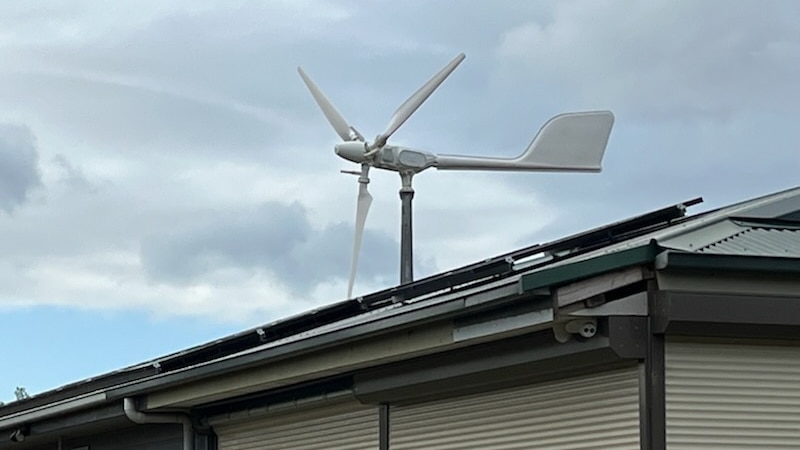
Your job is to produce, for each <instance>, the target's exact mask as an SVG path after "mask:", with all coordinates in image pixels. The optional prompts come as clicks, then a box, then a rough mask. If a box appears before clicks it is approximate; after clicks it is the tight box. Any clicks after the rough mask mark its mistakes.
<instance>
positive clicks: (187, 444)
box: [123, 397, 194, 450]
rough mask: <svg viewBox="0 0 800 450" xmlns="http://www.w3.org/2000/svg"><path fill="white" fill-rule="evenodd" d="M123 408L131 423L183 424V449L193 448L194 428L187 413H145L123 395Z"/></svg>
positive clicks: (192, 449) (189, 449)
mask: <svg viewBox="0 0 800 450" xmlns="http://www.w3.org/2000/svg"><path fill="white" fill-rule="evenodd" d="M123 409H124V410H125V415H126V416H127V417H128V419H130V420H131V422H133V423H138V424H146V423H179V424H181V425H183V450H194V428H193V427H192V419H191V418H190V417H189V415H188V414H182V413H158V414H146V413H143V412H141V411H139V410H138V409H136V402H135V401H134V400H133V399H132V398H130V397H125V400H124V401H123Z"/></svg>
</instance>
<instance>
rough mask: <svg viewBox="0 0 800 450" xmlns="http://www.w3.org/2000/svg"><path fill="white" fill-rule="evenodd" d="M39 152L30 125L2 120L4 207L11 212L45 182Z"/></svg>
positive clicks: (0, 201)
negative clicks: (40, 172) (8, 122)
mask: <svg viewBox="0 0 800 450" xmlns="http://www.w3.org/2000/svg"><path fill="white" fill-rule="evenodd" d="M38 164H39V153H38V151H37V149H36V139H35V137H34V136H33V133H32V132H31V131H30V129H28V128H26V127H23V126H18V125H9V124H1V123H0V209H3V210H4V211H5V212H7V213H11V212H12V211H13V210H14V209H15V208H17V207H18V206H21V205H22V204H23V203H25V201H26V200H27V199H28V195H29V194H30V193H31V191H33V190H34V189H35V188H37V187H39V186H41V184H42V181H41V177H40V174H39V167H38Z"/></svg>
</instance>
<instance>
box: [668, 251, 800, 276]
mask: <svg viewBox="0 0 800 450" xmlns="http://www.w3.org/2000/svg"><path fill="white" fill-rule="evenodd" d="M661 258H664V260H663V262H659V264H658V269H660V270H669V269H683V270H716V271H736V272H762V273H764V272H769V273H774V274H798V273H800V258H787V257H781V256H744V255H715V254H710V253H683V252H671V251H668V252H665V253H664V254H663V256H661V257H660V258H659V259H661Z"/></svg>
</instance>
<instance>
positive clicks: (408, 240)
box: [400, 172, 414, 284]
mask: <svg viewBox="0 0 800 450" xmlns="http://www.w3.org/2000/svg"><path fill="white" fill-rule="evenodd" d="M413 176H414V173H413V172H406V173H403V172H401V173H400V179H401V180H402V182H403V187H401V188H400V201H401V203H402V209H401V210H400V284H406V283H411V282H412V281H414V250H413V245H414V244H413V242H414V241H413V234H412V226H411V225H412V222H411V201H412V200H413V199H414V188H412V187H411V178H412V177H413Z"/></svg>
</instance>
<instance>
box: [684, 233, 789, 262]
mask: <svg viewBox="0 0 800 450" xmlns="http://www.w3.org/2000/svg"><path fill="white" fill-rule="evenodd" d="M697 252H698V253H714V254H723V255H747V256H782V257H789V258H800V230H798V229H796V228H794V229H793V228H783V227H747V228H744V229H743V230H742V231H740V232H739V233H736V234H734V235H733V236H730V237H726V238H724V239H721V240H719V241H717V242H714V243H712V244H709V245H706V246H705V247H701V248H699V249H698V250H697Z"/></svg>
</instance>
